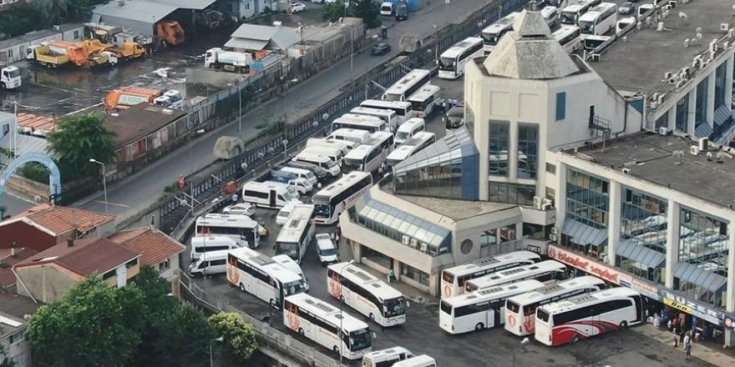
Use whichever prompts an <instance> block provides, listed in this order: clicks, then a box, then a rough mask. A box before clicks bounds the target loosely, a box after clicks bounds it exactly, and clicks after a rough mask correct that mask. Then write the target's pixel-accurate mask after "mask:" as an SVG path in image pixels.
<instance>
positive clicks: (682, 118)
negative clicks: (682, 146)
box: [676, 93, 689, 133]
mask: <svg viewBox="0 0 735 367" xmlns="http://www.w3.org/2000/svg"><path fill="white" fill-rule="evenodd" d="M688 122H689V94H688V93H687V94H686V95H685V96H684V97H681V99H680V100H679V102H676V130H678V131H681V132H684V133H685V132H687V123H688Z"/></svg>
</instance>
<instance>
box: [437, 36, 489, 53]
mask: <svg viewBox="0 0 735 367" xmlns="http://www.w3.org/2000/svg"><path fill="white" fill-rule="evenodd" d="M478 43H482V38H480V37H468V38H465V39H464V40H462V41H459V42H457V43H456V44H455V45H454V46H452V47H450V48H448V49H447V50H446V51H444V52H442V54H441V57H448V58H455V57H457V56H459V55H461V54H462V52H464V51H465V50H467V49H468V48H470V47H472V46H473V45H475V44H478Z"/></svg>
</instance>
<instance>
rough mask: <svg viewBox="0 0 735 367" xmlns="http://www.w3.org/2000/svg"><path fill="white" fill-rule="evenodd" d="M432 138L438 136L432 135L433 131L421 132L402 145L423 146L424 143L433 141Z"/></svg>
mask: <svg viewBox="0 0 735 367" xmlns="http://www.w3.org/2000/svg"><path fill="white" fill-rule="evenodd" d="M432 138H436V134H434V133H432V132H431V131H419V132H417V133H416V134H413V136H412V137H410V138H408V140H406V141H405V142H403V144H402V145H413V146H416V145H421V144H423V143H424V142H427V141H429V140H431V139H432Z"/></svg>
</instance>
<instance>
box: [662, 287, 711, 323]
mask: <svg viewBox="0 0 735 367" xmlns="http://www.w3.org/2000/svg"><path fill="white" fill-rule="evenodd" d="M663 293H664V304H666V305H669V306H671V307H673V308H675V309H677V310H679V311H681V312H685V313H688V314H690V315H692V316H696V317H697V318H700V319H702V320H705V321H707V322H709V323H712V324H715V325H719V326H722V321H723V318H724V317H725V313H724V312H721V311H717V310H714V309H712V308H709V307H707V306H705V305H703V304H701V303H698V302H694V301H693V300H690V299H688V298H687V297H684V296H682V295H679V294H676V293H674V292H671V291H669V290H663Z"/></svg>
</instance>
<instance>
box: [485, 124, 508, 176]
mask: <svg viewBox="0 0 735 367" xmlns="http://www.w3.org/2000/svg"><path fill="white" fill-rule="evenodd" d="M509 142H510V122H508V121H496V120H490V151H489V152H488V153H490V156H489V165H490V167H489V168H490V170H489V171H488V172H489V174H490V176H503V177H508V149H509V148H510V143H509Z"/></svg>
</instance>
